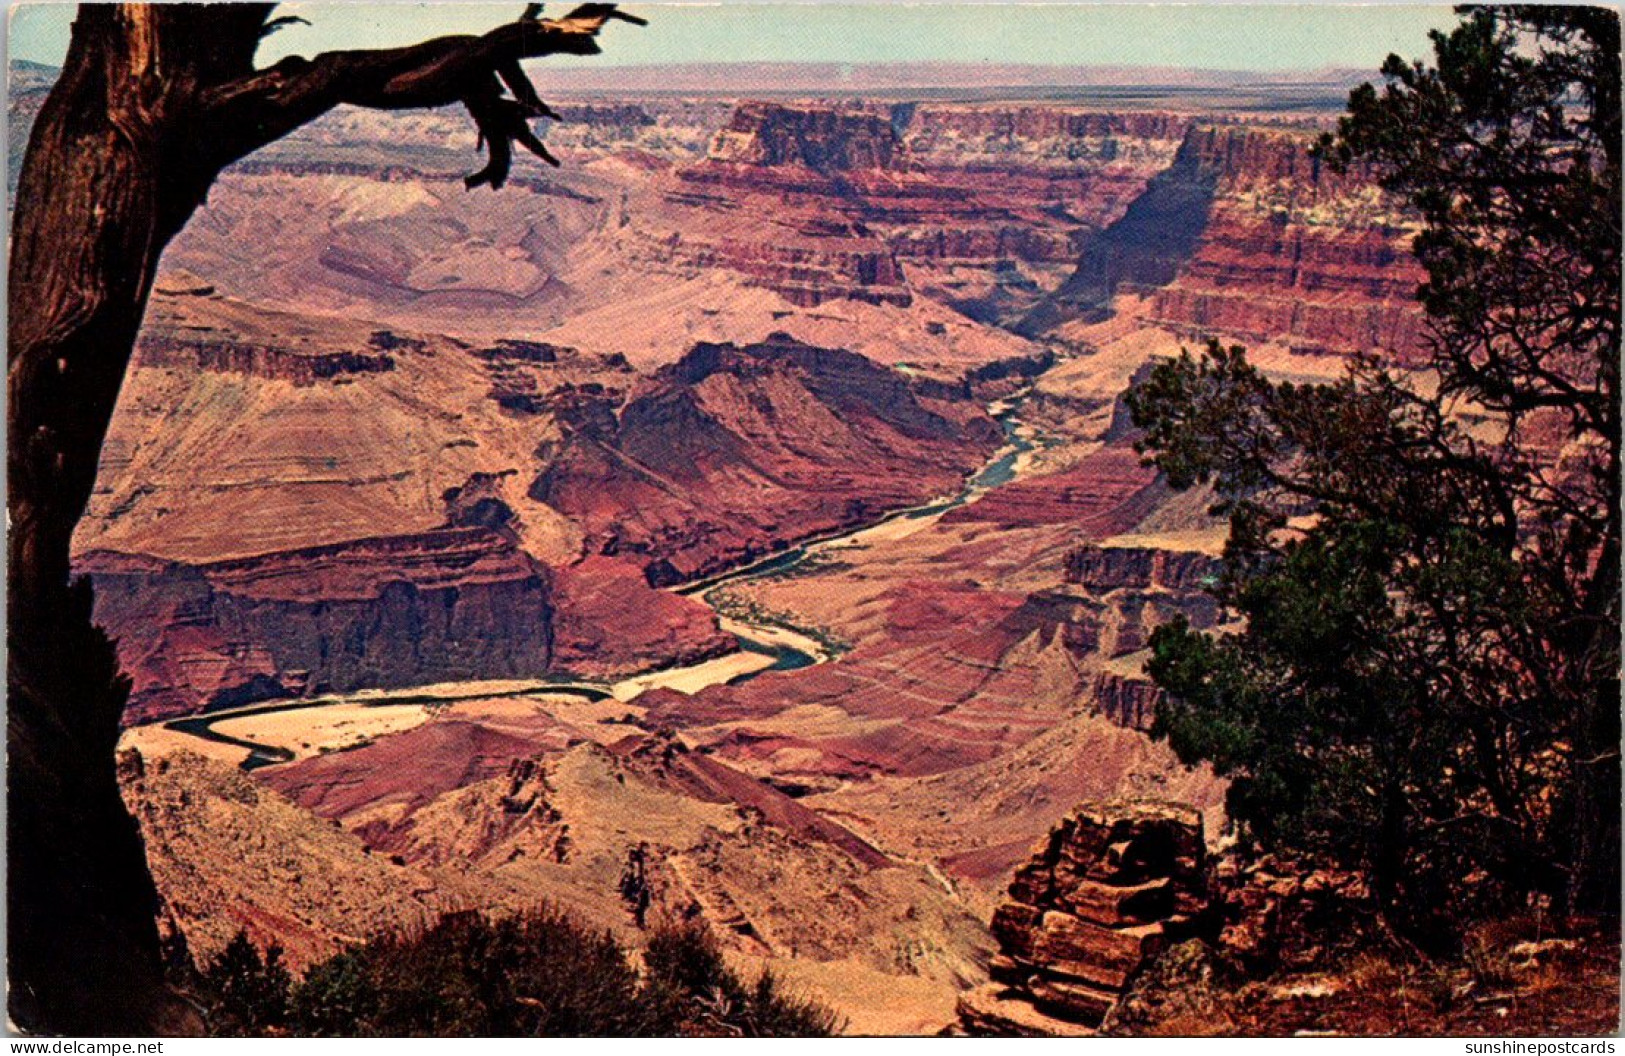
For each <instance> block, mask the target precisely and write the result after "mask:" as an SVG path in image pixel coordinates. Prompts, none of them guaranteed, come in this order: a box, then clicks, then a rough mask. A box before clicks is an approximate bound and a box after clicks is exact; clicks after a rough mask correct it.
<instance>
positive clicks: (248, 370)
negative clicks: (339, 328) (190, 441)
mask: <svg viewBox="0 0 1625 1056" xmlns="http://www.w3.org/2000/svg"><path fill="white" fill-rule="evenodd" d="M136 355H137V357H138V358H137V362H138V363H139V364H140V365H141V366H144V367H160V368H165V369H170V370H184V371H192V370H201V371H207V372H210V373H216V374H252V375H254V376H256V377H261V378H272V379H276V380H280V381H288V382H292V383H293V384H295V385H300V386H308V385H315V384H317V383H318V382H322V381H331V380H333V379H335V378H341V377H344V376H345V375H354V374H377V373H381V372H383V371H387V370H394V369H395V359H394V357H393V356H391V355H390V354H389V353H387V352H382V351H379V350H377V349H371V348H368V349H344V350H341V351H325V352H314V351H302V350H300V349H297V348H290V347H287V346H283V345H274V344H265V343H261V342H256V341H244V340H240V339H237V338H234V337H232V336H231V335H229V334H221V333H214V332H210V331H207V330H205V331H203V332H200V333H194V334H182V333H176V332H162V331H159V332H153V331H151V330H149V331H147V332H146V333H145V334H143V335H142V337H141V340H140V343H139V344H138V345H137V351H136Z"/></svg>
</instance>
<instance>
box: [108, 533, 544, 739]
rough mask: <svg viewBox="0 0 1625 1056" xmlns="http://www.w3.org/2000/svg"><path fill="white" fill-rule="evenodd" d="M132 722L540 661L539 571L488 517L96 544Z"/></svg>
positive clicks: (516, 673) (538, 668)
mask: <svg viewBox="0 0 1625 1056" xmlns="http://www.w3.org/2000/svg"><path fill="white" fill-rule="evenodd" d="M77 568H78V571H79V572H80V573H82V574H86V575H89V576H91V577H92V579H93V581H94V582H95V586H96V616H95V618H96V622H97V623H98V624H100V625H101V626H102V627H104V628H106V630H107V632H108V634H109V635H111V636H112V637H113V638H114V639H116V640H117V642H118V649H119V660H120V664H121V666H122V667H123V669H124V670H125V671H127V672H129V673H130V676H131V679H132V681H133V683H134V684H133V686H132V687H131V693H130V705H129V708H128V710H127V712H126V714H125V721H126V723H128V724H131V725H133V724H135V723H138V722H144V721H150V720H153V719H159V718H168V717H170V716H174V715H183V714H187V713H189V712H194V711H198V710H203V709H209V708H223V707H230V706H233V705H237V704H246V703H251V702H253V701H256V700H264V699H269V698H275V697H283V696H299V695H301V694H306V693H323V692H347V691H350V690H354V689H360V688H374V687H380V688H392V687H400V686H409V685H419V684H424V683H429V682H441V681H453V680H458V679H470V678H533V677H538V676H540V675H542V674H545V673H546V672H548V671H549V670H550V669H551V660H552V656H551V652H552V625H553V617H554V611H553V610H554V606H553V601H552V589H551V582H550V577H549V574H548V572H547V570H546V569H545V568H543V567H542V566H540V565H538V564H537V563H536V562H535V561H534V560H532V559H531V558H530V557H529V556H528V555H526V554H525V553H524V552H523V551H521V550H520V549H519V548H518V547H517V545H516V544H515V543H514V541H513V539H512V537H511V535H510V534H509V533H506V532H504V531H499V530H493V529H491V528H487V527H467V528H443V529H438V530H436V531H432V532H425V533H419V534H415V535H399V536H387V537H378V538H371V539H358V540H354V541H351V542H347V543H341V544H332V545H327V546H318V547H307V548H304V549H300V550H288V551H279V552H276V553H270V554H263V555H259V556H256V557H251V558H241V559H236V560H230V561H216V562H209V563H205V564H186V563H183V562H178V561H164V560H159V559H157V558H151V557H146V556H143V555H136V554H122V553H116V552H112V551H92V552H91V553H88V554H85V555H83V556H82V557H81V558H80V560H79V562H78V565H77Z"/></svg>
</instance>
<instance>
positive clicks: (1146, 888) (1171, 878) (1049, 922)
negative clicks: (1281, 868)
mask: <svg viewBox="0 0 1625 1056" xmlns="http://www.w3.org/2000/svg"><path fill="white" fill-rule="evenodd" d="M1206 874H1207V849H1206V845H1205V844H1204V842H1203V830H1202V818H1201V815H1200V814H1198V813H1196V812H1195V811H1193V810H1191V809H1189V808H1187V807H1181V806H1176V805H1172V804H1162V803H1150V802H1114V803H1096V804H1087V805H1084V806H1081V807H1079V808H1078V809H1076V810H1074V811H1073V812H1072V813H1071V814H1070V815H1068V816H1067V817H1066V818H1065V819H1064V820H1062V821H1061V823H1060V824H1059V825H1057V826H1056V827H1055V828H1054V829H1053V830H1052V831H1051V832H1050V834H1049V837H1048V838H1047V839H1046V840H1045V841H1044V843H1043V844H1041V845H1040V846H1039V847H1038V848H1037V849H1036V850H1035V851H1034V853H1033V857H1032V859H1031V860H1030V861H1029V862H1028V863H1027V864H1026V865H1024V866H1022V867H1021V868H1019V869H1017V870H1016V875H1015V879H1014V880H1013V881H1012V882H1011V884H1010V891H1009V894H1010V899H1009V901H1007V902H1005V903H1004V904H1002V905H1001V906H999V908H998V910H997V911H996V912H995V913H994V915H993V923H992V930H993V936H994V938H995V939H997V940H998V943H999V953H998V955H997V956H995V957H994V958H993V961H992V963H991V964H990V965H989V972H990V974H991V975H992V976H993V980H994V981H993V982H992V983H990V984H988V985H987V986H985V987H982V988H980V989H977V990H974V991H971V992H970V993H968V994H966V995H964V996H963V997H962V998H961V1000H960V1005H959V1014H960V1025H961V1027H962V1029H963V1030H964V1031H965V1032H967V1033H970V1034H996V1035H997V1034H1003V1035H1009V1034H1015V1035H1031V1034H1038V1035H1042V1034H1077V1033H1083V1032H1087V1031H1089V1030H1090V1029H1092V1028H1094V1027H1096V1026H1098V1025H1099V1023H1100V1021H1101V1020H1102V1019H1103V1018H1104V1017H1105V1015H1106V1013H1107V1012H1108V1011H1110V1009H1111V1007H1112V1005H1113V1003H1114V1002H1115V1001H1116V1000H1117V999H1118V997H1119V996H1120V995H1121V994H1123V993H1124V992H1125V991H1126V990H1127V989H1128V987H1129V984H1130V983H1131V982H1132V980H1133V979H1134V976H1135V973H1136V972H1138V971H1139V970H1140V968H1141V967H1142V966H1143V965H1144V964H1145V963H1146V962H1147V960H1148V959H1149V958H1151V957H1153V956H1155V955H1156V954H1157V953H1158V952H1159V951H1161V950H1162V949H1163V948H1165V947H1166V946H1167V945H1168V944H1169V943H1171V942H1178V941H1181V940H1183V939H1185V938H1188V937H1190V936H1191V935H1193V934H1194V933H1195V931H1196V930H1197V928H1198V927H1199V926H1200V924H1201V920H1200V918H1201V917H1202V915H1203V914H1204V913H1206V911H1207V878H1206Z"/></svg>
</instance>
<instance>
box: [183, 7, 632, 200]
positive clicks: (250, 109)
mask: <svg viewBox="0 0 1625 1056" xmlns="http://www.w3.org/2000/svg"><path fill="white" fill-rule="evenodd" d="M534 6H535V5H532V7H534ZM533 14H534V13H533V12H532V11H531V10H530V9H527V10H526V12H525V16H522V17H521V18H519V19H518V20H517V21H514V22H509V23H507V24H505V25H501V26H498V27H497V28H495V29H493V30H491V31H490V32H489V33H486V34H484V35H483V36H474V35H471V34H464V35H456V36H446V37H437V38H435V39H434V40H428V41H424V42H423V43H421V44H414V45H412V46H410V47H404V48H390V49H379V50H366V51H330V52H324V53H323V54H321V55H318V56H316V57H315V58H314V59H304V58H298V57H292V58H288V59H284V60H283V61H282V62H279V63H277V65H275V66H273V67H271V68H270V69H268V70H260V71H256V72H254V73H252V74H249V75H247V76H244V77H239V78H236V79H234V80H231V81H228V82H226V83H224V84H221V85H218V86H215V87H212V88H209V89H206V90H205V91H204V92H203V93H202V96H201V103H202V110H203V121H204V124H205V125H206V127H207V128H208V130H209V132H210V136H209V138H208V140H207V141H206V142H209V143H210V145H211V149H213V150H216V151H218V152H219V153H220V155H221V164H222V165H225V164H229V163H230V162H232V161H235V160H236V159H238V158H240V157H243V156H244V155H246V154H249V153H251V152H252V151H254V150H257V149H258V148H260V147H262V146H264V145H265V144H267V143H270V142H273V141H274V140H277V139H280V138H281V137H283V136H285V135H287V134H288V133H289V132H291V131H293V130H294V129H295V128H298V127H299V126H301V125H303V124H305V123H306V122H309V121H311V120H313V119H315V118H317V117H319V116H321V115H322V114H324V113H326V112H327V111H328V110H331V109H332V108H333V107H335V106H338V105H339V104H341V103H347V104H350V105H353V106H364V107H367V108H369V109H374V110H407V109H416V108H420V107H421V108H427V107H439V106H447V105H449V104H451V103H462V104H463V105H464V106H465V107H467V109H468V111H469V113H470V115H471V116H472V117H473V118H474V123H475V126H476V127H477V128H478V130H479V133H480V139H481V141H482V142H483V143H484V144H485V145H486V146H487V148H488V149H489V151H490V156H489V160H488V162H487V164H486V166H485V168H484V169H482V170H480V172H478V173H475V174H474V175H472V176H470V177H469V178H468V180H467V181H466V182H467V184H468V186H470V187H474V186H478V185H480V184H489V185H490V186H492V187H493V188H496V187H500V186H501V185H502V183H503V181H504V180H505V179H506V178H507V175H508V169H509V166H510V164H511V160H512V153H513V152H512V147H511V144H513V143H514V142H518V143H519V144H520V145H521V146H524V147H525V148H526V149H527V150H529V151H531V152H532V153H534V154H536V155H537V156H538V157H541V158H542V159H543V160H545V161H548V162H549V163H550V164H554V165H556V164H558V161H557V159H555V158H553V156H552V155H551V154H549V153H548V151H547V148H546V147H544V146H542V143H541V140H539V139H538V138H537V137H536V136H535V135H534V133H532V132H531V130H530V128H529V126H528V125H527V123H526V122H527V121H528V120H529V119H530V118H533V117H553V118H556V117H557V116H558V115H557V114H556V113H555V112H554V111H553V110H552V109H551V108H550V107H549V106H548V105H547V104H546V103H544V102H542V100H541V99H540V97H538V96H537V94H536V90H535V88H534V87H533V86H532V85H531V83H530V80H529V79H528V78H527V77H526V76H525V73H524V71H523V70H522V69H521V68H520V65H519V62H520V60H521V59H532V58H541V57H543V56H547V55H596V54H598V53H599V48H598V42H597V39H596V38H597V36H598V32H599V31H600V30H601V29H602V28H603V27H604V26H605V25H606V24H607V23H609V22H611V21H622V22H630V23H632V24H633V25H639V26H641V25H647V23H646V22H645V20H644V19H641V18H638V17H637V16H635V15H630V14H627V13H626V12H624V11H621V10H619V9H618V8H617V7H616V5H614V4H601V3H589V4H582V5H581V6H579V7H577V8H575V9H574V10H573V11H571V12H570V13H569V14H568V15H566V16H565V17H563V18H561V19H544V18H536V17H531V16H533ZM504 88H506V89H507V91H508V92H510V93H512V96H513V98H511V99H509V98H506V97H505V96H504V94H503V89H504Z"/></svg>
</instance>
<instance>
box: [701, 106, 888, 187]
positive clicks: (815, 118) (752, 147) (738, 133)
mask: <svg viewBox="0 0 1625 1056" xmlns="http://www.w3.org/2000/svg"><path fill="white" fill-rule="evenodd" d="M902 155H903V152H902V143H901V141H900V140H899V139H898V137H897V130H896V129H895V128H893V127H892V123H891V121H890V120H889V119H888V117H887V116H886V115H885V114H883V113H875V112H874V111H872V110H869V109H858V108H851V107H844V106H843V107H832V106H789V105H784V104H780V103H758V102H749V103H742V104H741V105H740V106H739V108H738V109H737V110H735V111H734V114H733V117H732V118H731V119H730V120H729V121H728V124H727V126H726V127H724V128H723V129H722V130H721V131H719V132H718V133H717V134H716V136H715V137H714V138H713V139H712V140H711V149H710V151H709V152H708V154H707V157H708V159H709V160H712V161H716V162H722V163H725V164H738V165H753V166H759V167H767V166H787V165H795V166H804V167H806V168H809V169H813V170H815V171H818V172H848V171H852V170H858V169H891V168H901V167H902V163H903V156H902Z"/></svg>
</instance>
